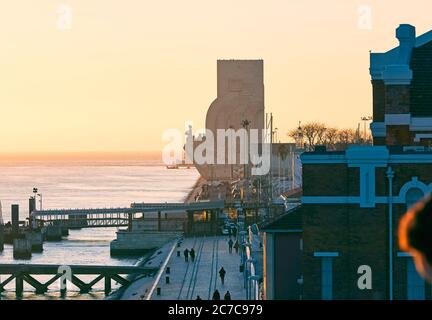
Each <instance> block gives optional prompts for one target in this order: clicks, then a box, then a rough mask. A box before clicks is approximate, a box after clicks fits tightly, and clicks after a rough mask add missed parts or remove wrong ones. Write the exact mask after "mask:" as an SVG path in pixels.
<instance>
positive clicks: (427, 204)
mask: <svg viewBox="0 0 432 320" xmlns="http://www.w3.org/2000/svg"><path fill="white" fill-rule="evenodd" d="M431 230H432V197H431V196H428V197H426V198H424V199H422V200H420V201H419V202H417V203H416V204H415V205H413V206H412V207H411V208H410V209H408V211H407V212H406V213H405V215H404V216H403V217H402V219H401V220H400V223H399V248H400V249H401V250H403V251H406V252H409V253H410V254H411V256H412V257H413V260H414V263H415V266H416V269H417V271H418V272H419V274H420V275H421V276H422V277H423V278H424V279H425V280H427V281H428V282H431V283H432V232H431Z"/></svg>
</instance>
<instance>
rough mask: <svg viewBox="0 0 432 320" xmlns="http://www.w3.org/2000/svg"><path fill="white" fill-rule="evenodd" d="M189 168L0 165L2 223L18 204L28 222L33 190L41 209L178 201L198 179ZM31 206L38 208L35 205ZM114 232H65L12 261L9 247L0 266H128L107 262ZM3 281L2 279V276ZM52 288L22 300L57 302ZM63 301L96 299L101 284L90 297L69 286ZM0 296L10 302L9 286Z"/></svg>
mask: <svg viewBox="0 0 432 320" xmlns="http://www.w3.org/2000/svg"><path fill="white" fill-rule="evenodd" d="M198 177H199V174H198V173H197V171H196V170H195V169H179V170H168V169H166V168H165V166H163V165H161V164H158V163H156V162H152V161H109V162H107V161H92V162H88V161H87V162H86V161H82V162H19V163H16V162H15V163H0V201H1V203H2V207H3V220H4V221H5V222H7V221H9V220H10V207H11V204H19V205H20V220H24V219H25V218H27V217H28V198H29V197H30V196H31V195H32V189H33V187H37V188H38V190H39V192H40V193H41V194H42V200H43V201H42V205H43V208H44V209H55V208H95V207H129V206H130V204H131V203H132V202H143V201H144V202H179V201H183V200H184V198H185V197H186V195H187V194H188V192H189V191H190V190H191V188H192V187H193V185H194V183H195V182H196V180H197V179H198ZM37 207H38V208H39V207H40V203H39V201H38V202H37ZM116 231H117V229H116V228H93V229H81V230H70V234H69V236H68V237H67V238H65V239H64V240H63V241H61V242H45V243H44V251H43V252H42V253H33V255H32V259H31V260H14V259H13V256H12V246H11V245H5V250H4V251H3V252H0V263H40V264H65V265H68V264H93V265H134V264H136V263H137V261H138V260H137V257H122V258H116V257H110V252H109V243H110V241H111V240H113V239H115V232H116ZM3 277H4V276H3ZM56 286H57V287H58V285H55V286H54V285H53V289H52V291H50V292H48V294H46V295H35V294H33V293H32V292H31V290H30V289H31V287H28V286H25V289H27V290H26V293H25V295H24V298H26V299H57V298H58V297H59V292H58V289H57V288H56ZM70 286H71V287H70V288H69V287H68V295H67V297H66V298H78V299H102V298H103V296H104V295H103V293H102V290H103V283H102V282H101V283H100V284H99V285H98V286H97V287H96V288H95V290H94V292H92V293H90V294H84V295H80V294H79V293H78V292H77V289H76V288H75V287H74V286H72V285H70ZM7 288H8V290H7V291H6V292H5V293H3V294H2V296H1V297H2V298H3V299H14V298H15V294H14V293H13V292H12V291H11V290H13V285H11V286H8V287H7Z"/></svg>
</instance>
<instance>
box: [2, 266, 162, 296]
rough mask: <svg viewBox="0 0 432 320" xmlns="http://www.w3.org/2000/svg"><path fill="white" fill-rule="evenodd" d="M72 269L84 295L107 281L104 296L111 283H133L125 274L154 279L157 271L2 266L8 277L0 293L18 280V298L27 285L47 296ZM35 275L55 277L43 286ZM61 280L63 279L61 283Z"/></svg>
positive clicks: (128, 267)
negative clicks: (87, 278)
mask: <svg viewBox="0 0 432 320" xmlns="http://www.w3.org/2000/svg"><path fill="white" fill-rule="evenodd" d="M63 267H66V268H70V270H71V274H70V279H68V280H69V281H71V282H72V283H73V284H74V285H75V286H77V287H78V288H79V289H80V292H81V293H88V292H89V291H91V290H92V288H93V286H94V285H95V284H96V283H98V282H99V281H102V280H104V282H105V287H104V288H105V294H107V295H108V294H109V293H110V292H111V280H114V281H116V282H117V283H119V284H121V285H122V286H127V285H129V284H130V282H131V281H130V280H129V279H127V278H125V277H123V276H122V275H132V274H133V275H141V276H153V275H154V274H156V272H157V268H148V267H145V268H144V267H135V266H92V265H70V266H62V265H50V264H47V265H44V264H0V275H9V277H7V278H6V279H5V280H4V281H1V280H0V292H2V291H4V290H5V286H6V285H7V284H8V283H10V282H12V281H13V280H15V293H16V295H17V296H18V297H20V296H22V294H23V291H24V282H26V283H28V284H29V285H30V286H32V287H33V288H34V289H35V291H36V293H37V294H44V293H45V292H47V291H48V288H49V287H50V286H51V285H52V284H54V283H55V282H56V281H57V280H59V279H60V278H61V277H62V276H64V275H65V273H64V271H62V270H64V268H63ZM35 275H52V276H53V277H52V278H51V279H49V280H48V281H46V282H45V283H42V282H40V281H38V280H37V279H35V278H34V276H35ZM78 275H95V276H96V278H94V279H93V280H92V281H90V282H88V283H86V282H84V281H83V280H81V279H80V278H78ZM59 281H60V280H59Z"/></svg>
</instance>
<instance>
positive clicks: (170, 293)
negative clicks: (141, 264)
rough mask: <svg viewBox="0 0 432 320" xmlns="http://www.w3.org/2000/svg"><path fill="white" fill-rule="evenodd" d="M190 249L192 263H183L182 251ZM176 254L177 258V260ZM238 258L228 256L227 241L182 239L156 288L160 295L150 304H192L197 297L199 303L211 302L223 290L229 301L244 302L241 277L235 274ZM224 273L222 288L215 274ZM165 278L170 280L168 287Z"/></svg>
mask: <svg viewBox="0 0 432 320" xmlns="http://www.w3.org/2000/svg"><path fill="white" fill-rule="evenodd" d="M186 248H188V249H189V250H190V249H191V248H194V250H195V252H196V257H195V261H194V262H192V261H191V258H190V257H189V262H186V261H185V259H184V255H183V250H185V249H186ZM177 251H180V257H178V256H177ZM239 265H240V255H239V254H236V253H235V250H234V249H233V253H231V254H230V253H229V252H228V237H226V236H217V237H216V236H215V237H200V238H186V239H184V240H183V242H182V244H181V246H180V248H176V250H175V252H174V254H173V255H172V256H171V258H170V261H169V262H168V265H167V267H169V268H170V274H165V273H164V274H163V276H162V277H161V279H160V282H159V284H158V286H157V287H159V288H161V295H160V296H158V295H156V293H155V294H153V297H152V300H194V299H196V297H197V296H198V295H199V296H200V297H201V298H202V299H203V300H208V299H211V298H212V296H213V292H214V291H215V290H216V289H217V290H219V293H220V295H221V299H223V297H224V295H225V293H226V292H227V290H229V291H230V293H231V299H233V300H240V299H245V297H246V290H245V289H244V287H243V281H244V280H243V273H240V271H239ZM221 267H224V269H225V271H226V275H225V284H224V285H222V283H221V279H220V277H219V270H220V268H221ZM166 276H169V277H170V282H169V284H167V283H166V278H165V277H166Z"/></svg>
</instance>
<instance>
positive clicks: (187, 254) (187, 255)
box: [183, 248, 189, 262]
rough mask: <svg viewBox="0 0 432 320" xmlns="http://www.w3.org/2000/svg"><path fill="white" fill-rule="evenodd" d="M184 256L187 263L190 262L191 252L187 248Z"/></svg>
mask: <svg viewBox="0 0 432 320" xmlns="http://www.w3.org/2000/svg"><path fill="white" fill-rule="evenodd" d="M183 255H184V258H185V262H189V250H188V249H187V248H186V249H185V250H184V251H183Z"/></svg>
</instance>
